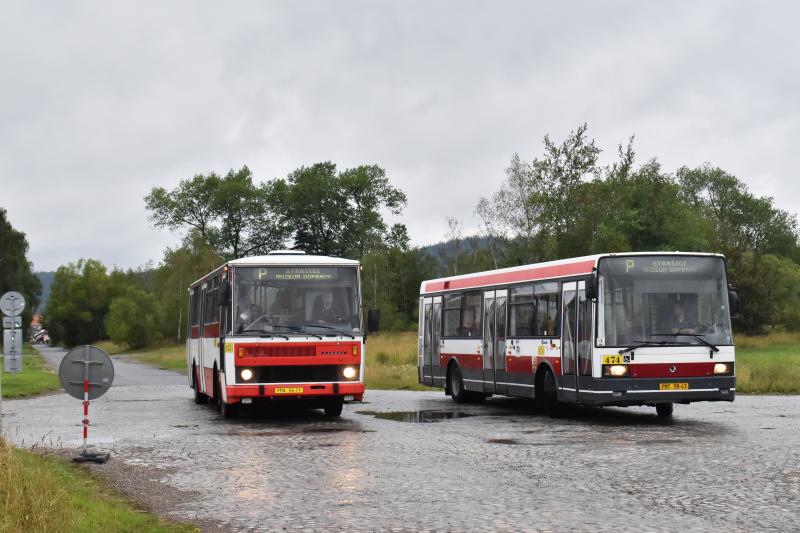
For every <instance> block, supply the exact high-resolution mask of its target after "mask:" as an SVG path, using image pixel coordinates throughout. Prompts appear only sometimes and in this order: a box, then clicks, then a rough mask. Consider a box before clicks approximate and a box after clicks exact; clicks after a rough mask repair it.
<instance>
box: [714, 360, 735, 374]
mask: <svg viewBox="0 0 800 533" xmlns="http://www.w3.org/2000/svg"><path fill="white" fill-rule="evenodd" d="M731 374H733V363H715V364H714V375H715V376H728V375H731Z"/></svg>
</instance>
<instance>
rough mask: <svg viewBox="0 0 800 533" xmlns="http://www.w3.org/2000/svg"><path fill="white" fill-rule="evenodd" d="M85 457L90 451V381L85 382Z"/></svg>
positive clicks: (85, 380)
mask: <svg viewBox="0 0 800 533" xmlns="http://www.w3.org/2000/svg"><path fill="white" fill-rule="evenodd" d="M82 422H83V455H86V454H87V453H88V451H89V444H88V442H89V380H88V379H84V380H83V421H82Z"/></svg>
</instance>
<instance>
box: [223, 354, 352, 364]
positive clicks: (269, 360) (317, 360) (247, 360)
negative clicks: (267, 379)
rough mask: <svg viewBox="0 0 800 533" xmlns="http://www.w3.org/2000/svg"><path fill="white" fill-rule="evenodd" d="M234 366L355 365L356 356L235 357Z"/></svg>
mask: <svg viewBox="0 0 800 533" xmlns="http://www.w3.org/2000/svg"><path fill="white" fill-rule="evenodd" d="M235 362H236V366H298V365H357V364H359V363H360V362H361V357H359V356H357V355H348V356H344V355H338V356H336V355H328V356H321V357H316V356H312V357H237V358H236V360H235Z"/></svg>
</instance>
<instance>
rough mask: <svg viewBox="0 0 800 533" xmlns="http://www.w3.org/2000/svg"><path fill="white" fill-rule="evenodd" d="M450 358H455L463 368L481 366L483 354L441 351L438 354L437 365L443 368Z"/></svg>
mask: <svg viewBox="0 0 800 533" xmlns="http://www.w3.org/2000/svg"><path fill="white" fill-rule="evenodd" d="M450 359H455V360H456V361H458V364H459V365H460V366H462V367H463V368H479V369H480V368H483V356H481V355H480V354H474V353H443V354H440V355H439V366H441V367H442V368H445V367H446V366H447V363H448V362H449V361H450Z"/></svg>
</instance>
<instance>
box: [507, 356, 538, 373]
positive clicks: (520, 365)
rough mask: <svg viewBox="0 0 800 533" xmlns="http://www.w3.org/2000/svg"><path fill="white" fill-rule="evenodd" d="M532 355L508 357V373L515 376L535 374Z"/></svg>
mask: <svg viewBox="0 0 800 533" xmlns="http://www.w3.org/2000/svg"><path fill="white" fill-rule="evenodd" d="M532 363H533V356H532V355H506V371H507V372H512V373H514V374H533V364H532Z"/></svg>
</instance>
